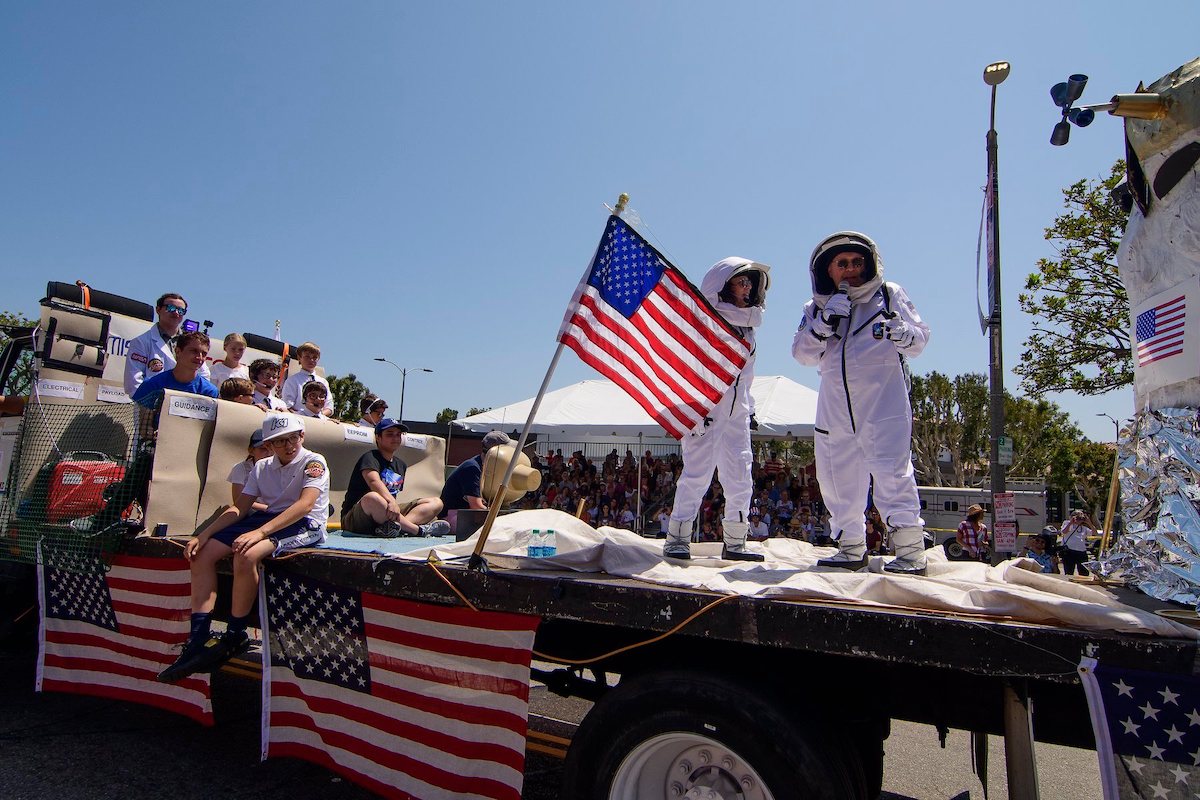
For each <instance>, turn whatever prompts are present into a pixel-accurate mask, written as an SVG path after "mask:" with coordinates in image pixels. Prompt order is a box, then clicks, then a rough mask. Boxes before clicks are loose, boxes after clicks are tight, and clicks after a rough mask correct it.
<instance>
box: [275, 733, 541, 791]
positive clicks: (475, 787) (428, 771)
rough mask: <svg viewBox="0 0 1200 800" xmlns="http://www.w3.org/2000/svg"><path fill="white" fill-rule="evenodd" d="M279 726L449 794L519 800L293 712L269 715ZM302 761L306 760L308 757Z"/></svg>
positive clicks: (484, 781)
mask: <svg viewBox="0 0 1200 800" xmlns="http://www.w3.org/2000/svg"><path fill="white" fill-rule="evenodd" d="M280 726H288V727H295V728H300V729H301V730H307V731H311V732H313V733H315V734H317V735H318V736H320V738H321V741H322V742H323V743H325V744H326V745H327V746H329V747H333V748H337V749H338V750H342V751H343V752H346V753H353V754H354V755H356V756H360V757H362V758H365V759H367V760H369V761H371V762H372V763H374V764H378V765H379V766H380V767H383V768H384V769H387V770H391V771H393V772H400V773H403V774H405V775H411V776H412V777H414V778H416V779H417V780H420V781H422V782H424V783H428V784H430V785H433V786H437V787H439V788H442V789H445V790H447V791H450V792H455V793H457V794H477V795H482V796H483V797H492V798H497V800H506V799H508V798H511V800H519V799H520V796H521V792H520V790H519V789H518V788H516V787H513V786H509V785H507V784H504V783H501V782H500V781H497V780H493V779H491V778H477V777H472V776H467V775H455V774H454V773H451V772H447V771H445V770H441V769H438V768H437V767H434V766H431V765H429V764H426V763H424V762H423V761H420V760H418V759H415V758H410V757H409V756H406V755H404V754H403V753H397V752H394V751H391V750H388V749H386V748H383V747H379V746H378V745H375V744H373V743H371V742H369V741H365V740H363V739H359V738H358V737H356V736H351V735H350V734H346V733H342V732H340V731H334V730H330V729H328V728H325V729H318V728H316V726H315V725H314V724H313V721H312V720H310V719H309V718H308V717H306V716H305V715H303V714H298V713H295V712H279V711H272V712H271V727H272V728H276V727H280ZM292 746H293V747H300V748H303V749H304V750H310V751H311V748H309V747H308V746H306V745H292ZM285 747H288V746H287V745H284V744H283V743H276V742H274V741H272V742H271V743H270V744H269V745H268V748H267V755H268V756H271V755H289V754H288V753H286V752H283V749H284V748H285ZM316 752H320V751H316ZM303 757H305V758H308V757H309V756H303ZM521 762H522V766H521V769H523V768H524V757H523V756H522V758H521ZM346 774H347V775H349V776H350V777H351V779H352V780H355V781H358V780H359V777H360V776H361V775H362V773H359V772H347V773H346ZM362 777H366V776H362ZM394 796H397V797H407V796H408V795H407V793H404V794H398V795H394Z"/></svg>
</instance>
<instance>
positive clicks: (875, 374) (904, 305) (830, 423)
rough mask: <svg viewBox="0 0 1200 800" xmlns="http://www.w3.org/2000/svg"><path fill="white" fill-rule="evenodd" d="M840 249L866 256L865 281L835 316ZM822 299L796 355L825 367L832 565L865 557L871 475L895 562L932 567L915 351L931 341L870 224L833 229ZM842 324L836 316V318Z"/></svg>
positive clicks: (824, 253)
mask: <svg viewBox="0 0 1200 800" xmlns="http://www.w3.org/2000/svg"><path fill="white" fill-rule="evenodd" d="M839 253H858V254H862V255H863V256H864V258H865V261H866V264H865V266H864V267H863V268H862V276H861V278H860V280H861V283H860V284H859V285H853V286H849V287H848V291H847V292H846V296H843V297H841V298H838V301H837V302H836V303H833V305H835V306H838V307H839V308H845V307H846V305H847V304H846V299H847V297H848V299H849V303H848V313H847V314H845V315H844V318H842V319H840V320H837V319H833V320H831V319H830V316H831V315H829V314H827V313H826V306H827V305H829V304H831V300H832V299H833V298H834V297H835V296H836V295H837V294H838V289H837V287H836V286H835V285H834V284H833V282H832V280H831V278H830V275H829V272H828V271H827V269H828V266H829V261H830V260H831V258H833V257H834V256H837V255H838V254H839ZM809 270H810V273H811V277H812V285H813V299H812V300H810V301H809V302H808V303H807V304H805V306H804V318H803V319H802V320H801V322H800V327H799V329H798V330H797V331H796V336H795V339H794V340H793V341H792V355H793V356H794V357H795V359H796V360H797V361H799V362H800V363H801V364H804V365H805V366H817V367H818V370H819V372H820V375H821V389H820V392H819V394H818V397H817V416H816V422H815V426H814V428H815V431H816V434H815V449H816V461H817V479H818V481H819V482H820V485H821V497H822V499H823V500H824V502H825V505H826V506H827V507H828V508H829V513H830V517H831V519H830V524H831V527H832V530H833V535H834V536H835V537H837V540H838V549H839V553H838V556H837V557H835V558H834V559H829V560H827V561H824V562H821V563H822V564H823V565H826V566H844V567H849V568H860V567H862V566H864V565H865V563H866V561H865V552H866V551H865V546H866V527H865V524H864V520H863V511H864V509H865V507H866V502H867V491H868V487H869V485H870V481H871V479H872V478H873V479H874V490H873V500H874V503H875V506H876V508H878V509H879V513H880V515H881V516H882V518H883V520H884V522H885V523H886V524H887V525H888V527H889V529H890V530H891V531H892V541H893V544H894V545H895V547H896V553H897V562H899V563H895V562H894V563H895V566H894V567H893V565H892V564H889V565H888V567H889V571H894V572H918V573H919V572H920V571H922V570H924V567H925V555H924V530H923V526H924V521H923V520H922V519H921V516H920V509H921V502H920V498H919V497H918V495H917V484H916V478H915V476H914V473H913V466H912V456H911V448H912V408H911V406H910V405H909V400H908V367H907V363H906V359H908V358H911V357H913V356H917V355H920V353H921V351H922V350H924V349H925V345H926V343H927V342H928V340H929V326H928V325H926V324H925V323H924V322H922V321H921V318H920V316H918V314H917V310H916V308H914V307H913V304H912V302H911V301H910V300H909V299H908V295H907V294H906V293H905V291H904V289H903V288H901V287H900V286H899V285H898V284H895V283H885V282H884V280H883V263H882V260H881V259H880V257H879V251H878V249H877V248H876V246H875V243H874V242H873V241H871V239H869V238H868V237H866V236H864V235H863V234H861V233H856V232H854V231H843V232H840V233H836V234H834V235H833V236H830V237H828V238H827V239H825V240H824V241H823V242H821V244H820V245H818V246H817V248H816V249H815V250H814V251H813V255H812V258H811V260H810V262H809ZM831 322H832V323H833V324H832V325H831V324H830V323H831Z"/></svg>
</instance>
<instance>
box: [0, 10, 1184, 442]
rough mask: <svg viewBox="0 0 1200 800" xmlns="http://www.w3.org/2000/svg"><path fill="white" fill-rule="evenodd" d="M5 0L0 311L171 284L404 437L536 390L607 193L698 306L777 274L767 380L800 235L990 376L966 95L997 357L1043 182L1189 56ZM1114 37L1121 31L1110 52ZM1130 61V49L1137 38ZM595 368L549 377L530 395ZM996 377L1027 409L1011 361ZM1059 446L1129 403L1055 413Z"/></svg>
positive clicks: (794, 30)
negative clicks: (308, 352)
mask: <svg viewBox="0 0 1200 800" xmlns="http://www.w3.org/2000/svg"><path fill="white" fill-rule="evenodd" d="M811 5H813V4H802V3H782V2H779V3H743V4H733V3H718V2H689V3H683V2H675V3H655V2H645V3H626V2H608V3H591V4H579V3H549V2H542V3H520V2H515V3H483V2H446V3H402V2H356V3H312V2H287V3H282V2H280V3H267V2H251V3H247V2H211V3H190V4H186V3H152V2H116V1H109V2H10V3H6V4H5V6H4V10H3V13H2V15H0V95H2V96H3V97H4V108H5V114H4V117H3V121H2V124H0V242H3V246H2V247H0V278H2V279H3V290H2V293H0V309H4V310H13V311H23V312H25V313H27V314H31V315H32V314H34V312H35V308H36V301H37V299H38V298H40V297H41V296H42V293H43V292H44V288H45V283H46V281H47V280H65V281H73V280H75V279H77V278H80V279H84V280H86V281H88V283H90V284H91V285H92V286H94V287H96V288H99V289H104V290H106V291H111V292H115V293H118V294H123V295H127V296H131V297H136V298H139V299H144V300H147V301H151V302H152V301H153V299H154V298H155V297H156V296H157V295H158V294H160V293H161V292H162V291H165V290H178V291H182V292H183V293H184V294H185V295H186V297H187V298H188V300H189V302H190V305H191V307H192V309H193V312H194V314H193V316H196V317H201V318H208V319H211V320H213V321H214V322H215V323H216V325H215V327H214V329H213V332H214V333H216V334H218V335H223V334H224V333H226V332H229V331H232V330H239V331H253V332H256V333H261V334H264V335H270V334H271V332H272V329H273V324H274V320H275V319H280V320H282V324H283V332H284V336H285V338H287V339H288V340H289V341H293V342H298V341H301V340H304V339H313V340H316V341H317V342H319V343H320V344H321V346H322V348H323V351H324V356H323V363H324V365H325V366H326V368H327V369H328V370H329V371H331V372H333V373H336V374H344V373H346V372H354V373H355V374H357V375H358V376H359V377H360V379H362V380H363V381H364V382H366V383H367V384H368V385H369V386H370V387H371V388H372V389H374V390H376V391H377V392H379V393H380V394H382V395H384V396H385V397H388V398H389V399H390V400H391V401H392V402H393V404H395V403H396V401H397V400H398V395H399V374H398V373H397V372H396V371H395V370H394V369H392V368H391V367H390V366H388V365H386V364H379V363H376V362H374V361H372V360H371V359H372V358H373V357H374V356H385V357H387V358H390V359H392V360H393V361H395V362H397V363H399V364H400V365H402V366H406V367H429V368H432V369H434V370H435V372H434V373H433V374H420V375H415V376H411V377H413V380H412V381H410V382H409V383H408V390H407V394H406V409H405V411H406V417H408V418H425V419H431V418H432V417H433V415H434V414H436V412H437V411H438V410H439V409H441V408H443V407H445V406H450V407H453V408H458V409H459V410H460V411H463V412H465V411H466V409H467V408H468V407H470V406H495V405H501V404H504V403H508V402H513V401H516V400H520V399H523V398H525V397H528V396H531V395H532V394H533V393H534V392H535V391H536V389H537V387H538V385H539V383H540V382H541V379H542V376H543V374H544V373H545V369H546V367H547V365H548V364H549V361H550V358H551V356H552V355H553V352H554V349H555V342H554V336H555V333H556V331H557V329H558V325H559V321H560V319H561V315H562V311H563V309H564V307H565V304H566V302H567V300H568V299H569V297H570V294H571V291H572V289H573V288H574V286H575V284H576V282H577V281H578V279H579V277H580V274H581V273H582V271H583V268H584V267H585V266H586V264H587V261H588V259H589V258H590V256H591V253H592V250H593V249H594V247H595V245H596V242H597V240H598V239H599V236H600V233H601V231H602V229H603V226H604V220H605V215H606V213H607V212H606V211H605V209H604V208H603V204H604V203H612V202H613V201H614V200H615V198H616V196H617V195H618V193H620V192H629V193H630V194H631V195H632V201H631V206H632V208H634V209H635V210H636V211H637V212H638V213H639V215H640V217H641V218H642V220H643V221H644V222H645V223H646V225H647V226H648V233H649V234H650V239H651V241H652V242H653V243H655V244H656V245H657V246H658V247H659V248H660V249H662V250H663V251H664V252H666V253H667V254H668V255H669V256H670V257H671V258H673V260H674V261H675V263H676V265H677V266H679V267H680V268H682V269H683V270H684V271H685V272H686V273H687V274H688V275H689V276H691V277H692V278H693V280H694V281H696V282H697V283H698V282H699V279H700V277H701V276H702V275H703V273H704V271H705V270H706V269H707V268H708V267H709V266H710V265H711V264H712V263H714V262H715V261H717V260H719V259H721V258H723V257H725V256H728V255H742V256H746V257H749V258H753V259H755V260H758V261H762V262H766V263H768V264H770V265H772V279H773V283H772V288H771V293H770V296H769V298H768V310H767V322H766V323H765V325H764V328H763V329H762V331H761V332H760V334H759V355H758V373H759V374H761V375H771V374H784V375H788V376H789V377H792V378H793V379H795V380H798V381H800V382H801V383H804V384H807V385H809V386H812V387H814V388H815V387H816V386H817V385H818V379H817V376H816V374H815V371H813V370H809V369H805V368H801V367H800V366H799V365H797V364H795V362H793V361H792V360H791V357H790V354H789V349H790V344H791V338H792V333H793V332H794V330H795V327H796V325H797V323H798V321H799V314H800V309H801V307H802V305H803V304H804V302H805V301H806V300H807V299H808V298H809V296H810V294H811V288H810V286H809V281H808V273H807V262H808V255H809V252H810V251H811V249H812V247H813V246H814V245H815V244H816V242H817V241H819V240H820V239H821V238H822V237H824V236H825V235H826V234H828V233H831V232H833V231H835V230H840V229H845V228H852V229H858V230H861V231H864V232H866V233H868V234H869V235H871V236H872V237H874V238H875V239H876V241H877V242H878V243H879V245H880V248H881V252H882V254H883V257H884V261H885V268H886V270H885V271H886V275H887V277H888V278H890V279H892V280H896V281H898V282H900V283H901V284H903V285H904V286H905V287H906V288H907V289H908V291H909V294H910V295H911V296H912V298H913V300H914V302H915V303H916V305H917V308H918V309H919V310H920V312H921V313H922V314H923V315H924V316H925V317H926V319H927V320H928V321H929V323H930V325H931V327H932V329H933V335H932V340H931V343H930V345H929V348H928V349H927V350H926V351H925V354H924V355H923V356H922V357H921V358H920V359H918V360H917V361H915V362H914V365H913V366H914V369H915V370H916V371H917V372H921V373H924V372H928V371H930V370H934V369H936V370H940V371H943V372H947V373H950V374H957V373H960V372H967V371H980V372H985V371H986V369H987V346H986V340H985V339H984V338H983V336H981V335H980V332H979V327H978V322H977V317H976V310H975V247H976V237H977V234H978V226H979V214H980V204H981V197H982V195H981V187H982V184H983V182H984V169H985V150H984V144H985V142H984V137H985V133H986V129H987V123H988V117H987V113H988V101H989V92H988V88H987V87H986V86H985V85H984V83H983V81H982V77H981V75H982V71H983V67H984V66H985V65H986V64H988V63H989V62H991V61H995V60H999V59H1004V60H1008V61H1009V62H1011V63H1012V74H1011V76H1010V77H1009V79H1008V80H1007V82H1006V83H1004V84H1003V85H1002V86H1001V87H1000V89H999V104H998V111H997V129H998V131H999V137H1000V138H999V141H1000V167H1001V173H1000V191H1001V228H1002V236H1003V240H1002V245H1001V253H1002V258H1003V276H1004V305H1005V329H1004V335H1005V347H1004V357H1005V365H1006V367H1008V368H1009V369H1010V370H1011V367H1012V366H1013V365H1014V364H1016V363H1017V360H1018V358H1019V354H1020V352H1021V350H1022V345H1023V342H1024V339H1025V337H1026V336H1027V335H1028V332H1029V327H1030V323H1029V320H1027V319H1026V318H1024V317H1023V315H1022V314H1021V313H1020V310H1019V308H1018V305H1017V300H1016V295H1017V292H1018V291H1019V290H1020V288H1021V285H1022V284H1023V282H1024V276H1025V275H1026V274H1027V273H1028V272H1029V271H1030V270H1032V269H1033V266H1034V264H1035V262H1036V260H1037V259H1038V258H1039V257H1044V256H1048V255H1052V253H1053V251H1052V250H1051V248H1050V245H1049V243H1047V242H1046V241H1045V240H1044V239H1043V237H1042V232H1043V229H1044V228H1045V227H1046V226H1048V225H1049V224H1051V223H1052V221H1053V219H1054V217H1055V215H1056V214H1058V213H1060V211H1061V207H1062V206H1061V199H1062V195H1061V189H1062V187H1064V186H1066V185H1068V184H1069V183H1071V182H1073V181H1075V180H1077V179H1079V178H1084V177H1100V176H1103V175H1105V174H1107V172H1108V169H1109V167H1110V165H1111V164H1112V162H1113V161H1114V160H1116V159H1117V158H1118V157H1120V156H1121V154H1122V152H1123V144H1122V128H1121V124H1120V121H1119V120H1117V119H1116V118H1112V117H1109V116H1108V115H1101V116H1100V117H1099V118H1098V119H1097V120H1096V122H1095V124H1093V125H1092V127H1090V128H1088V129H1085V130H1080V129H1076V130H1074V131H1073V134H1072V141H1071V143H1070V144H1069V145H1068V146H1067V147H1063V148H1054V147H1051V146H1050V144H1049V143H1048V140H1049V136H1050V130H1051V127H1052V126H1053V124H1054V122H1055V121H1056V113H1055V111H1056V109H1055V108H1054V107H1053V106H1052V104H1051V103H1050V99H1049V93H1048V90H1049V88H1050V86H1051V84H1053V83H1055V82H1057V81H1060V80H1064V79H1065V78H1066V76H1067V75H1068V74H1070V73H1073V72H1083V73H1086V74H1088V75H1090V76H1091V82H1090V84H1089V86H1088V89H1087V92H1086V93H1085V95H1084V100H1085V101H1086V102H1102V101H1103V100H1106V99H1107V98H1108V97H1109V96H1110V95H1112V94H1114V93H1117V92H1126V91H1132V90H1133V89H1134V88H1135V87H1136V86H1137V83H1138V81H1145V82H1146V83H1149V82H1150V81H1152V80H1154V79H1156V78H1158V77H1160V76H1161V75H1163V74H1165V73H1167V72H1169V71H1171V70H1172V69H1174V68H1175V67H1177V66H1179V65H1180V64H1183V63H1184V62H1186V61H1188V60H1189V59H1191V58H1194V57H1195V56H1196V55H1197V53H1196V50H1195V47H1196V45H1195V41H1196V40H1195V31H1196V30H1197V29H1198V28H1200V25H1198V23H1200V6H1197V4H1196V3H1194V2H1190V1H1189V2H1170V1H1168V2H1159V3H1155V4H1154V10H1153V11H1152V12H1146V11H1144V10H1143V9H1144V8H1145V7H1144V6H1141V5H1137V4H1133V3H1129V2H1126V3H1117V2H1108V1H1107V0H1098V1H1094V2H1087V3H1084V2H1040V3H1031V2H1013V3H1009V4H1007V5H1004V6H998V5H996V6H995V7H994V9H993V10H992V11H991V12H990V16H989V13H988V12H986V11H985V9H986V8H987V7H988V4H982V3H932V2H930V3H922V2H914V3H905V4H900V3H891V2H853V1H848V2H843V3H836V4H832V3H831V4H822V5H821V6H819V7H809V6H811ZM1131 31H1138V32H1139V33H1138V35H1136V36H1133V35H1131ZM1139 43H1140V44H1139ZM588 377H594V373H593V372H592V371H591V370H590V369H589V368H587V367H585V366H584V365H583V364H581V363H580V362H579V361H578V359H577V358H575V356H574V355H573V354H571V353H569V352H568V353H567V354H565V355H564V357H563V359H562V363H561V365H560V367H559V369H558V372H557V373H556V377H555V379H554V381H553V383H552V386H553V387H559V386H564V385H567V384H569V383H572V382H574V381H577V380H582V379H584V378H588ZM1006 386H1007V387H1008V388H1009V389H1010V390H1015V391H1018V392H1019V391H1020V390H1019V387H1018V386H1017V381H1016V378H1015V376H1013V375H1012V374H1011V371H1010V372H1009V376H1008V378H1007V379H1006ZM1051 399H1053V400H1055V401H1056V402H1058V403H1060V404H1061V405H1062V406H1063V407H1064V408H1065V409H1066V410H1068V411H1069V412H1070V413H1071V414H1072V417H1073V418H1074V419H1075V421H1076V422H1077V423H1078V424H1079V425H1080V426H1081V427H1082V428H1083V430H1084V432H1085V433H1087V434H1088V435H1089V436H1091V437H1092V438H1095V439H1103V440H1111V438H1112V430H1113V428H1112V424H1111V423H1110V422H1109V421H1108V420H1106V419H1104V418H1102V417H1097V416H1096V414H1097V413H1098V412H1107V413H1110V414H1112V415H1114V416H1118V417H1126V416H1128V415H1129V414H1130V413H1131V411H1132V404H1133V395H1132V391H1131V390H1130V391H1122V392H1114V393H1110V394H1109V395H1106V396H1104V397H1103V398H1100V399H1086V398H1079V397H1075V396H1073V395H1061V396H1052V397H1051Z"/></svg>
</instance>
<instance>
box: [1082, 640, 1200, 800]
mask: <svg viewBox="0 0 1200 800" xmlns="http://www.w3.org/2000/svg"><path fill="white" fill-rule="evenodd" d="M1079 676H1080V679H1081V680H1082V682H1083V689H1084V693H1085V694H1086V695H1087V701H1088V710H1089V711H1090V712H1091V718H1092V730H1093V731H1094V732H1095V734H1096V754H1097V755H1098V756H1099V759H1100V785H1101V788H1102V789H1103V796H1104V800H1118V798H1142V799H1144V800H1178V799H1181V798H1188V799H1189V800H1191V799H1192V798H1195V797H1196V790H1197V788H1200V681H1197V680H1196V679H1195V678H1192V677H1191V676H1188V675H1163V674H1159V673H1154V672H1141V671H1137V670H1123V669H1116V668H1110V667H1106V666H1105V665H1103V664H1099V663H1097V661H1096V660H1095V659H1093V658H1084V659H1081V660H1080V662H1079Z"/></svg>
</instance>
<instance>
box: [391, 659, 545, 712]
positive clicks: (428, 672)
mask: <svg viewBox="0 0 1200 800" xmlns="http://www.w3.org/2000/svg"><path fill="white" fill-rule="evenodd" d="M370 661H371V666H373V667H378V668H380V669H386V670H387V671H389V672H394V673H396V674H397V675H404V676H406V677H409V678H417V679H418V680H423V681H430V682H433V683H444V684H446V685H448V686H459V687H462V688H464V689H474V690H475V691H479V692H494V693H496V694H504V695H508V696H510V697H516V698H518V699H520V700H523V701H528V700H529V684H528V683H526V682H524V681H516V680H512V679H509V678H501V677H498V676H494V675H481V674H479V673H477V672H465V671H463V670H453V669H445V668H442V667H435V666H432V665H430V664H419V663H417V662H415V661H407V660H403V659H398V658H391V657H389V656H384V655H380V654H378V653H372V654H371V657H370Z"/></svg>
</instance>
